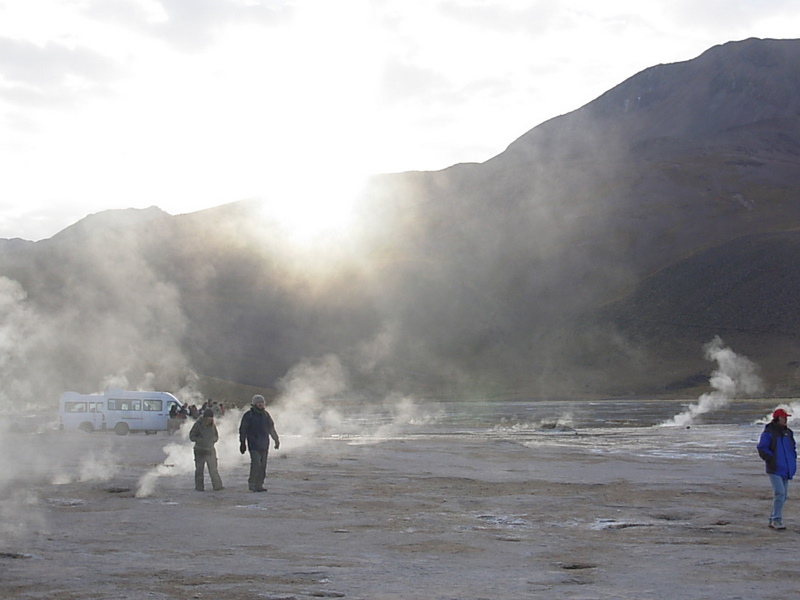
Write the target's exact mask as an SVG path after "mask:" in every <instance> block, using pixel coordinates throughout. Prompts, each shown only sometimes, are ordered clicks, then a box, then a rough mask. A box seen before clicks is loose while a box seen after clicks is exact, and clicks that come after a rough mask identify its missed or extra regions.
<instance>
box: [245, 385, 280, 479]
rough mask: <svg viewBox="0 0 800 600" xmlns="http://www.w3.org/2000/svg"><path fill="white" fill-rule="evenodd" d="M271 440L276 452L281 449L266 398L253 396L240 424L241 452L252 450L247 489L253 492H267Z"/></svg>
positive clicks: (259, 395)
mask: <svg viewBox="0 0 800 600" xmlns="http://www.w3.org/2000/svg"><path fill="white" fill-rule="evenodd" d="M269 438H272V439H273V440H274V441H275V450H277V449H278V448H280V446H281V441H280V439H279V438H278V432H277V431H275V422H274V421H273V420H272V417H271V416H270V414H269V412H267V409H266V408H264V396H262V395H261V394H256V395H255V396H253V405H252V406H251V407H250V410H248V411H247V412H246V413H244V415H242V422H241V423H240V424H239V452H241V453H242V454H244V453H245V451H246V450H248V449H249V450H250V477H248V479H247V487H248V488H250V491H251V492H266V491H267V490H266V488H265V487H264V479H266V477H267V455H268V454H269Z"/></svg>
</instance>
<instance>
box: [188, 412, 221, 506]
mask: <svg viewBox="0 0 800 600" xmlns="http://www.w3.org/2000/svg"><path fill="white" fill-rule="evenodd" d="M189 439H190V440H191V441H193V442H194V489H196V490H197V491H198V492H202V491H203V490H205V482H204V479H205V467H206V465H208V474H209V476H210V477H211V486H212V487H213V488H214V491H219V490H221V489H223V487H222V478H221V477H220V476H219V469H218V465H217V451H216V449H215V448H214V444H216V443H217V441H219V432H218V431H217V426H216V425H215V424H214V411H213V410H211V409H206V410H205V411H204V412H203V418H202V419H198V420H197V421H195V423H194V425H192V429H191V431H189Z"/></svg>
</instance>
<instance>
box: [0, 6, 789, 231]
mask: <svg viewBox="0 0 800 600" xmlns="http://www.w3.org/2000/svg"><path fill="white" fill-rule="evenodd" d="M43 15H47V16H46V18H45V17H44V16H43ZM797 31H800V13H798V11H797V10H796V5H795V4H794V3H792V2H788V1H779V0H776V1H774V2H769V3H764V2H750V1H747V2H736V3H731V2H725V1H722V0H717V1H708V2H703V3H700V4H698V3H696V2H688V1H675V2H666V1H664V2H632V1H625V0H617V1H612V2H603V3H597V2H591V1H589V0H582V1H578V2H574V1H573V2H565V1H533V0H530V1H526V0H501V1H497V2H495V1H491V2H490V1H488V0H471V1H465V2H453V1H451V0H431V1H429V2H407V1H401V0H380V1H366V0H349V1H347V2H337V3H334V2H329V1H327V0H307V1H297V2H289V1H283V0H251V1H245V0H217V1H215V2H202V3H192V2H180V1H178V0H125V1H122V2H113V3H109V2H105V1H103V0H87V1H85V2H62V1H58V0H37V1H35V2H10V3H3V4H2V5H0V111H2V118H0V138H1V139H2V142H1V143H0V161H1V162H2V164H3V177H2V178H0V198H2V201H1V202H0V237H7V238H11V237H22V238H25V239H33V240H37V239H42V238H46V237H50V236H51V235H54V234H55V233H57V232H58V231H60V230H61V229H63V228H64V227H67V226H69V225H70V224H72V223H74V222H76V221H78V220H80V219H81V218H83V217H84V216H86V215H87V214H91V213H95V212H99V211H102V210H106V209H110V208H129V207H134V208H137V207H148V206H152V205H156V206H158V207H160V208H162V209H164V210H166V211H168V212H170V213H172V214H180V213H186V212H194V211H196V210H200V209H203V208H208V207H211V206H218V205H221V204H225V203H228V202H233V201H236V200H241V199H245V198H254V197H259V198H266V199H268V200H270V202H271V203H272V205H273V206H275V207H276V216H277V217H278V218H279V219H280V220H283V221H284V222H285V223H287V226H289V225H288V223H292V224H293V225H292V227H297V228H298V231H297V233H298V235H307V234H308V231H305V232H304V228H308V229H309V231H312V232H313V231H314V230H316V229H317V228H318V227H319V226H320V225H321V224H323V223H327V224H328V225H330V224H332V223H333V222H334V221H335V220H336V219H338V218H340V217H344V216H346V214H347V207H348V205H349V203H350V202H352V199H351V198H350V190H352V189H353V187H354V186H356V187H357V184H354V183H353V182H354V181H357V180H363V178H364V177H365V176H367V175H368V174H372V173H384V172H396V171H405V170H435V169H442V168H445V167H448V166H450V165H452V164H455V163H458V162H481V161H484V160H487V159H488V158H491V157H492V156H494V155H496V154H498V153H500V152H502V151H503V150H504V149H505V147H506V146H507V145H508V144H509V143H511V142H512V141H513V140H514V139H516V138H517V137H519V136H520V135H522V134H523V133H525V132H526V131H528V130H529V129H531V128H532V127H534V126H536V125H538V124H539V123H541V122H543V121H545V120H547V119H550V118H552V117H555V116H558V115H559V114H563V113H565V112H569V111H571V110H574V109H576V108H578V107H580V106H582V105H583V104H585V103H587V102H589V101H591V100H592V99H594V98H596V97H597V96H599V95H600V94H602V93H603V92H605V91H606V90H608V89H610V88H611V87H613V86H614V85H616V84H618V83H620V82H621V81H623V80H624V79H627V78H628V77H630V76H632V75H634V74H635V73H636V72H638V71H641V70H642V69H645V68H647V67H649V66H652V65H654V64H659V63H667V62H676V61H682V60H689V59H691V58H694V57H696V56H697V55H699V54H700V53H702V52H703V51H705V50H706V49H708V48H709V47H711V46H713V45H716V44H721V43H724V42H727V41H731V40H737V39H744V38H747V37H774V38H788V37H794V36H796V32H797ZM309 214H310V215H314V218H315V219H316V222H312V221H310V220H307V219H305V218H303V217H304V216H307V215H309Z"/></svg>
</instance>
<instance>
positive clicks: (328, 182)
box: [264, 169, 366, 244]
mask: <svg viewBox="0 0 800 600" xmlns="http://www.w3.org/2000/svg"><path fill="white" fill-rule="evenodd" d="M365 181H366V177H365V176H357V175H349V174H346V173H341V172H335V171H333V170H331V169H326V170H323V171H321V172H320V171H316V172H315V171H313V170H310V171H308V172H305V173H302V174H297V176H294V177H285V176H278V177H276V179H275V180H274V181H272V182H271V185H270V186H269V188H270V191H269V192H268V194H267V195H266V196H265V197H264V212H265V215H264V216H265V217H266V218H267V219H269V220H274V221H275V222H276V223H277V224H278V226H279V227H280V228H281V230H282V232H283V233H284V235H286V237H287V239H289V240H291V241H292V242H295V243H300V244H307V243H313V242H314V241H318V240H320V239H323V238H330V237H331V236H336V235H342V234H346V233H347V231H348V229H349V227H350V225H351V224H352V221H353V217H354V210H355V203H356V200H357V199H358V196H359V194H360V193H361V191H362V190H363V187H364V184H365Z"/></svg>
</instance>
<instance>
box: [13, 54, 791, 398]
mask: <svg viewBox="0 0 800 600" xmlns="http://www.w3.org/2000/svg"><path fill="white" fill-rule="evenodd" d="M309 176H313V174H309ZM799 203H800V41H798V40H757V39H750V40H745V41H741V42H732V43H728V44H724V45H721V46H716V47H714V48H711V49H710V50H708V51H707V52H705V53H704V54H702V55H701V56H700V57H698V58H696V59H694V60H691V61H686V62H682V63H676V64H671V65H659V66H656V67H652V68H650V69H647V70H645V71H643V72H641V73H639V74H637V75H634V76H633V77H631V78H630V79H628V80H626V81H624V82H622V83H621V84H620V85H619V86H617V87H615V88H614V89H612V90H609V91H608V92H607V93H605V94H603V95H602V96H601V97H600V98H598V99H597V100H595V101H593V102H591V103H589V104H587V105H586V106H584V107H583V108H581V109H579V110H577V111H574V112H572V113H569V114H566V115H563V116H561V117H558V118H556V119H552V120H550V121H548V122H546V123H543V124H541V125H539V126H538V127H535V128H534V129H532V130H531V131H529V132H527V133H525V134H524V135H523V136H521V137H520V138H519V139H518V140H516V141H514V142H513V143H512V144H511V145H510V146H509V147H508V149H507V150H506V151H505V152H503V153H502V154H500V155H498V156H497V157H495V158H493V159H491V160H489V161H487V162H485V163H483V164H460V165H454V166H453V167H450V168H448V169H444V170H442V171H438V172H414V173H400V174H389V175H380V176H376V177H374V178H373V179H372V180H371V181H370V182H369V185H368V186H367V189H366V190H365V192H364V193H363V196H362V197H361V198H360V204H359V214H358V217H357V220H356V222H355V224H354V226H353V229H352V231H351V232H350V234H349V236H347V237H346V238H344V239H333V238H331V239H326V240H324V241H322V242H320V243H319V245H317V246H312V247H308V246H298V245H295V244H293V243H292V242H291V241H290V240H288V239H286V238H285V237H284V236H283V235H282V234H281V233H280V229H279V228H278V227H276V226H275V223H273V222H271V221H270V219H269V218H268V217H265V216H264V206H263V205H262V203H260V202H258V201H242V202H235V203H231V204H228V205H225V206H220V207H217V208H214V209H209V210H205V211H200V212H197V213H192V214H188V215H180V216H176V217H171V216H168V215H166V214H165V213H162V212H161V211H159V210H158V209H154V208H151V209H148V210H146V211H110V212H108V213H101V214H100V215H94V216H92V217H89V218H87V219H85V220H84V221H81V222H80V223H77V224H76V225H75V226H73V227H71V228H69V229H67V230H65V231H64V232H62V233H61V234H59V235H57V236H55V237H54V238H52V239H50V240H45V241H42V242H37V243H35V244H34V243H31V242H27V243H26V242H23V241H22V240H6V241H5V243H4V244H3V245H2V247H0V274H2V275H4V276H5V277H7V278H8V280H3V281H2V287H3V289H2V290H0V292H3V294H2V295H0V298H2V299H3V302H5V305H6V312H7V314H8V315H9V318H8V322H9V323H11V324H12V325H13V327H12V325H10V327H11V328H12V330H13V333H14V334H15V335H16V336H17V337H14V336H12V335H11V334H9V335H7V338H9V339H11V338H12V337H14V339H15V340H17V339H19V340H21V341H20V342H19V343H18V344H16V345H15V346H14V347H15V348H16V354H15V355H14V356H15V358H14V360H7V361H6V362H5V364H4V366H3V369H5V370H2V369H0V373H2V375H3V376H4V378H5V380H6V381H13V382H19V385H18V389H19V390H20V391H19V393H20V394H27V395H28V396H33V397H52V396H53V395H55V394H57V393H60V390H61V389H63V388H72V389H77V390H79V391H93V390H97V389H99V388H101V387H102V386H103V385H105V384H106V383H108V382H119V381H120V380H125V381H127V382H128V384H129V385H157V386H158V387H163V388H165V389H175V388H176V387H179V386H182V385H186V384H187V383H191V382H192V381H193V378H194V377H196V376H199V377H201V378H212V379H213V380H214V381H215V382H216V383H215V386H217V387H215V389H218V385H219V382H224V381H229V382H233V383H235V384H240V385H248V386H254V387H258V388H260V387H272V386H274V385H276V382H277V381H278V380H279V379H280V378H281V377H282V376H284V375H285V374H286V373H287V372H288V371H289V370H290V369H291V368H292V367H293V366H295V365H297V364H298V363H300V362H302V361H304V360H311V361H314V360H319V359H320V358H321V357H326V356H327V357H330V356H335V357H336V360H337V361H339V363H341V365H342V367H343V369H344V370H345V371H346V373H347V376H348V385H349V386H350V388H351V389H356V390H359V391H360V392H363V393H365V394H372V395H375V396H378V397H380V396H381V395H383V394H386V393H388V392H390V391H397V392H402V393H410V394H416V395H421V396H425V395H452V394H458V395H461V396H465V395H466V396H469V395H474V396H484V397H485V396H501V395H502V396H527V397H552V396H566V397H589V396H608V395H621V394H624V395H630V394H633V395H637V394H639V395H642V394H664V393H670V394H677V395H681V394H687V395H695V394H697V393H698V391H699V390H701V389H702V386H703V385H704V383H705V382H706V381H707V375H708V373H709V372H710V370H711V369H712V368H713V367H714V365H711V364H709V363H708V362H707V361H706V360H705V358H704V356H703V350H702V346H703V344H705V343H706V342H709V341H710V340H711V339H712V338H713V337H714V336H716V335H719V336H721V337H722V338H723V339H724V341H725V342H727V343H728V344H730V345H731V346H732V348H733V349H734V350H735V351H736V352H740V353H742V354H745V355H747V356H748V357H749V358H751V359H752V360H753V361H755V362H756V363H758V364H759V365H760V366H761V368H762V370H763V373H764V375H765V380H766V383H767V385H768V387H769V391H770V392H773V393H797V392H798V389H800V388H799V387H798V386H800V382H798V380H797V373H796V369H797V365H798V364H800V349H799V348H798V347H797V344H796V343H795V339H796V337H797V335H796V334H797V333H798V327H800V323H798V318H800V317H798V316H797V312H798V311H797V310H796V309H795V305H796V300H795V299H796V298H798V297H800V277H798V275H797V273H800V271H799V270H798V268H797V267H798V266H800V265H798V264H797V263H798V261H799V260H800V259H798V258H797V257H798V256H800V253H798V250H799V249H800V248H798V245H799V244H800V241H798V238H797V235H798V234H797V232H798V231H800V204H799ZM14 282H16V283H14ZM45 372H46V373H48V374H50V377H47V378H43V377H41V373H45ZM31 382H34V383H31ZM698 386H700V387H698ZM248 389H249V388H248Z"/></svg>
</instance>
